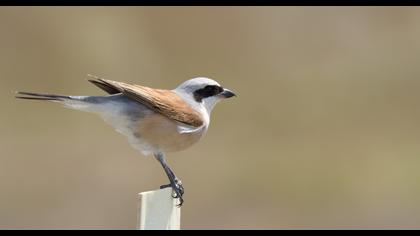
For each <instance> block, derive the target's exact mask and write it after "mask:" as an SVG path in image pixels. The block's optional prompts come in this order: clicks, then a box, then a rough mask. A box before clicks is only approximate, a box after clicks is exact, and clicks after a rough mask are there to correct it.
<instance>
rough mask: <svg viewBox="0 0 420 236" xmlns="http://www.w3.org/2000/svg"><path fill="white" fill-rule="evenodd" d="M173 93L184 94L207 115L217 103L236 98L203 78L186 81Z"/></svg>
mask: <svg viewBox="0 0 420 236" xmlns="http://www.w3.org/2000/svg"><path fill="white" fill-rule="evenodd" d="M175 91H177V92H180V93H183V94H186V95H187V96H189V100H191V101H193V102H194V103H196V104H199V105H200V104H201V105H202V106H203V107H204V108H205V109H206V110H207V112H208V113H209V114H210V112H211V111H212V110H213V108H214V106H215V105H216V104H217V103H218V102H219V101H221V100H223V99H226V98H230V97H233V96H236V95H235V94H234V93H233V92H232V91H230V90H229V89H226V88H223V87H222V86H221V85H220V84H219V83H217V82H216V81H214V80H212V79H209V78H205V77H197V78H193V79H190V80H187V81H185V82H184V83H182V84H180V85H179V86H178V87H177V88H176V89H175Z"/></svg>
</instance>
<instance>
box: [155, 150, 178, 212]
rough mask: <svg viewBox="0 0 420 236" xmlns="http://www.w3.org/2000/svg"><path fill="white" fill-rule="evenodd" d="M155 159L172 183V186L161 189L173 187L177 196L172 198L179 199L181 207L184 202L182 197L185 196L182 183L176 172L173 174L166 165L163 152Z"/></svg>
mask: <svg viewBox="0 0 420 236" xmlns="http://www.w3.org/2000/svg"><path fill="white" fill-rule="evenodd" d="M155 158H156V159H157V160H158V161H159V162H160V164H161V165H162V167H163V169H164V170H165V173H166V175H167V176H168V178H169V182H170V184H167V185H162V186H160V188H166V187H172V189H173V191H174V192H175V195H172V197H174V198H179V205H178V206H181V205H182V203H183V202H184V199H183V198H182V195H183V194H184V187H182V183H181V181H180V180H179V179H178V178H177V177H176V176H175V174H174V172H172V170H171V168H170V167H169V166H168V164H167V163H166V159H165V155H164V154H163V153H162V152H159V153H157V154H155Z"/></svg>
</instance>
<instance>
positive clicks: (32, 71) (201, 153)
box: [0, 7, 420, 229]
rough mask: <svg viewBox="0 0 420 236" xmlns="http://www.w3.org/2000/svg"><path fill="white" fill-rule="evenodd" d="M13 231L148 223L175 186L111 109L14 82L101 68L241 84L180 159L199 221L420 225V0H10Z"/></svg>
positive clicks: (8, 225)
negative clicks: (145, 208)
mask: <svg viewBox="0 0 420 236" xmlns="http://www.w3.org/2000/svg"><path fill="white" fill-rule="evenodd" d="M0 35H1V37H0V82H1V86H0V91H1V93H0V106H1V112H0V131H1V132H0V189H1V191H0V228H1V229H134V228H135V227H136V211H137V210H136V209H137V200H136V199H137V193H138V192H143V191H149V190H153V189H156V188H158V186H160V185H161V184H165V183H167V177H166V175H165V174H164V172H163V170H162V169H161V166H160V165H159V163H158V162H157V161H156V160H154V159H153V158H149V157H144V156H142V155H141V154H140V153H138V152H137V151H135V150H134V149H133V148H131V146H130V145H129V144H128V142H127V141H126V139H125V137H123V136H122V135H120V134H118V133H116V132H115V131H114V130H113V129H112V128H111V127H110V126H108V125H107V124H106V123H105V122H103V121H102V120H101V119H100V118H99V117H98V116H96V115H93V114H89V113H83V112H79V111H74V110H69V109H65V108H63V107H61V106H59V105H57V104H55V103H47V102H38V101H27V100H25V101H23V100H17V99H15V98H14V93H13V92H14V91H17V90H21V91H33V92H49V93H59V94H69V95H102V94H104V93H103V92H102V91H101V90H100V89H98V88H96V87H95V86H93V85H91V84H90V83H88V82H87V80H86V79H87V77H86V74H88V73H90V74H94V75H98V76H101V77H104V78H107V79H111V80H117V81H124V82H130V83H136V84H142V85H145V86H149V87H155V88H166V89H172V88H174V87H176V86H177V85H178V84H180V83H181V82H183V81H184V80H186V79H190V78H193V77H196V76H206V77H210V78H213V79H215V80H217V81H218V82H220V83H221V84H222V85H224V86H225V87H227V88H230V89H232V90H233V91H235V92H236V93H237V94H238V97H237V98H235V99H230V100H227V101H224V102H222V103H220V104H218V106H216V108H215V109H214V110H213V113H212V123H211V125H210V129H209V132H208V133H207V135H206V136H205V137H204V138H203V139H202V140H201V142H199V143H198V144H196V145H195V146H193V147H192V148H190V149H188V150H185V151H182V152H179V153H172V154H169V157H168V159H169V160H168V161H169V164H170V165H171V166H172V167H173V169H174V171H175V173H176V174H177V175H178V176H179V177H180V179H181V180H182V182H183V184H184V187H185V189H186V194H185V195H184V197H185V204H184V206H183V208H182V228H183V229H325V228H331V229H415V228H420V223H419V222H420V171H419V169H420V77H419V76H420V64H419V63H420V8H419V7H1V8H0Z"/></svg>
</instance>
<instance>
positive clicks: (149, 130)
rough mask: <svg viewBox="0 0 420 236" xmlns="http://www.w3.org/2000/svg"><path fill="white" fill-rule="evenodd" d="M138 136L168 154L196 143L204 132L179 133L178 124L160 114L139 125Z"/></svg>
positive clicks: (146, 118)
mask: <svg viewBox="0 0 420 236" xmlns="http://www.w3.org/2000/svg"><path fill="white" fill-rule="evenodd" d="M137 127H138V129H137V131H138V132H137V134H138V136H139V137H140V138H141V139H143V140H144V141H146V142H147V143H148V144H150V145H152V146H154V147H156V148H158V149H160V150H162V151H166V152H174V151H181V150H184V149H186V148H188V147H190V146H192V145H193V144H194V143H196V142H197V141H198V140H200V138H201V137H202V135H203V133H204V132H203V131H201V130H200V131H198V132H194V133H179V131H178V129H177V123H176V122H175V121H172V120H170V119H168V118H166V117H164V116H162V115H160V114H153V115H149V116H147V117H145V118H143V119H142V120H140V121H139V122H138V124H137Z"/></svg>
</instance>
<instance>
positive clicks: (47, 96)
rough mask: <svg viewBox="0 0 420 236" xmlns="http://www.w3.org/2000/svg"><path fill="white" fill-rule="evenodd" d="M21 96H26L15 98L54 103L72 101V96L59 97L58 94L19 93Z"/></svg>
mask: <svg viewBox="0 0 420 236" xmlns="http://www.w3.org/2000/svg"><path fill="white" fill-rule="evenodd" d="M17 94H19V95H24V96H15V97H16V98H20V99H32V100H50V101H51V100H52V101H64V100H68V99H71V97H70V96H64V95H57V94H47V93H29V92H17Z"/></svg>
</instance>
